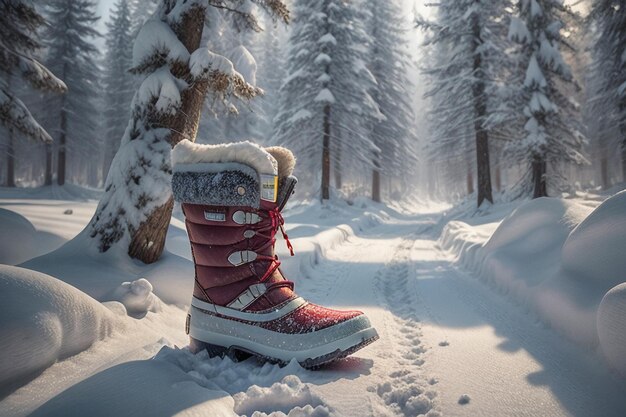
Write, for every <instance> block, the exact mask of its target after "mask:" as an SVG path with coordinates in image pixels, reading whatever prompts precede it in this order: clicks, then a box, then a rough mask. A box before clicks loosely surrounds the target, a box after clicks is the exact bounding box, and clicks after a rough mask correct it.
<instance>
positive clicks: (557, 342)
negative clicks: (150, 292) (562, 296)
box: [303, 218, 626, 417]
mask: <svg viewBox="0 0 626 417" xmlns="http://www.w3.org/2000/svg"><path fill="white" fill-rule="evenodd" d="M437 229H438V228H437V227H434V222H433V219H432V218H416V220H414V221H413V222H404V223H400V224H393V225H389V224H387V225H382V226H379V227H377V228H375V229H373V230H371V231H370V232H368V233H366V234H364V235H361V236H357V237H352V238H351V239H350V240H349V241H347V242H346V243H345V244H343V245H341V246H339V247H337V248H335V250H333V251H332V252H330V253H329V254H328V259H327V261H325V262H323V263H321V264H320V266H319V270H318V271H316V272H318V273H316V274H315V275H316V277H315V281H314V283H312V282H311V283H309V286H307V287H306V292H307V294H314V296H313V297H312V298H314V300H315V301H320V302H325V303H326V304H329V305H332V306H335V307H348V308H352V307H354V308H360V309H363V310H365V311H366V312H367V314H368V315H369V316H370V317H371V319H372V321H373V322H374V325H375V326H376V327H377V329H378V330H379V333H380V335H381V340H380V341H378V342H377V343H375V344H373V345H372V346H370V347H368V348H366V349H365V350H363V351H362V352H360V353H357V357H359V358H360V359H358V360H357V359H354V361H355V366H357V365H356V363H358V364H359V365H358V366H357V369H359V368H358V367H360V369H361V371H362V372H363V373H362V374H361V375H360V376H359V377H358V378H356V379H354V380H343V379H340V380H337V381H333V382H328V383H323V384H320V385H318V387H316V388H315V389H316V390H317V391H318V392H319V393H320V394H321V397H322V398H324V399H325V400H326V402H327V404H328V405H330V406H331V407H333V408H334V409H335V410H336V411H337V413H338V415H348V416H350V415H362V416H366V415H375V416H379V415H381V416H382V415H384V416H386V415H399V416H414V415H419V414H425V413H427V412H428V411H429V410H432V411H431V415H437V412H439V413H441V414H442V415H445V416H483V415H484V416H537V415H542V416H568V415H571V416H581V417H582V416H607V417H608V416H616V417H617V416H622V417H623V416H624V415H626V400H624V396H623V394H624V392H626V391H625V390H624V388H625V385H624V382H623V381H620V380H619V379H618V378H615V377H614V376H613V375H611V374H610V373H609V372H608V371H607V370H606V367H605V365H604V364H603V363H601V362H600V361H598V360H596V359H594V358H593V357H592V356H591V355H589V353H588V352H585V351H583V350H582V349H580V348H578V347H576V346H573V345H572V344H570V343H569V342H567V341H565V340H564V339H562V338H561V337H560V336H558V335H556V334H554V333H553V332H552V331H550V330H549V329H546V328H545V327H544V326H543V325H541V324H539V323H537V322H536V321H535V319H534V318H533V317H532V316H531V315H529V314H527V313H526V312H524V311H522V310H521V309H520V308H519V307H517V306H512V305H511V302H510V301H509V300H508V299H507V298H506V296H502V295H498V294H495V293H493V292H492V291H491V290H489V289H487V288H486V287H484V285H483V284H481V283H480V282H478V281H477V280H475V279H473V278H472V277H469V276H466V275H465V274H463V273H462V272H459V271H457V270H456V269H455V268H453V267H452V266H451V262H450V260H449V259H448V257H447V255H446V254H445V253H443V252H441V251H440V250H439V249H438V247H437V244H436V236H435V235H436V234H437V233H436V232H438V230H437ZM336 277H341V278H340V279H337V278H336ZM313 285H315V287H318V288H320V289H319V290H318V293H316V292H315V290H314V289H313V288H312V287H313ZM420 320H421V321H420ZM344 366H347V365H344ZM303 380H304V379H303ZM464 395H467V397H466V398H467V399H469V402H468V403H467V404H460V402H464V401H462V400H461V397H462V396H464ZM460 400H461V401H460Z"/></svg>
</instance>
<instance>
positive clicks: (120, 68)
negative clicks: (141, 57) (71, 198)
mask: <svg viewBox="0 0 626 417" xmlns="http://www.w3.org/2000/svg"><path fill="white" fill-rule="evenodd" d="M110 19H111V20H110V22H108V23H107V27H108V29H109V31H108V33H107V35H106V47H107V52H106V57H105V61H104V75H103V87H104V107H105V111H104V117H105V126H106V127H105V135H104V136H105V139H104V140H105V143H104V161H103V166H102V175H103V178H106V175H107V173H108V171H109V166H110V165H111V161H112V160H113V156H114V155H115V152H116V151H117V148H118V147H119V143H120V139H121V138H122V136H123V135H124V130H125V129H126V125H127V123H128V112H129V109H130V103H131V100H132V98H133V94H134V92H135V84H136V80H135V77H134V76H133V75H132V74H131V73H130V69H131V67H132V59H133V56H132V54H133V34H132V23H133V22H132V21H131V16H130V8H129V4H128V0H118V1H117V2H116V3H115V6H114V8H113V9H112V10H111V18H110Z"/></svg>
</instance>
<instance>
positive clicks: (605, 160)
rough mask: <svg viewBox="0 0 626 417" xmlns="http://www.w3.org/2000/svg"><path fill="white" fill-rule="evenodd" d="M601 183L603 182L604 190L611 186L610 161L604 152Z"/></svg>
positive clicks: (601, 159) (601, 160) (601, 158)
mask: <svg viewBox="0 0 626 417" xmlns="http://www.w3.org/2000/svg"><path fill="white" fill-rule="evenodd" d="M600 181H602V189H604V190H606V189H607V188H609V187H610V186H611V184H610V183H609V181H610V180H609V159H608V158H607V156H606V153H605V152H604V151H603V152H602V156H601V157H600Z"/></svg>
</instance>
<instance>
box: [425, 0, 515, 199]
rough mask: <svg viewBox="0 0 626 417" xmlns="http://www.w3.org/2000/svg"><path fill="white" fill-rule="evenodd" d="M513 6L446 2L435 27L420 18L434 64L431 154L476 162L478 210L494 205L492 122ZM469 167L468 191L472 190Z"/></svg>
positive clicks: (477, 0)
mask: <svg viewBox="0 0 626 417" xmlns="http://www.w3.org/2000/svg"><path fill="white" fill-rule="evenodd" d="M509 5H510V4H509V2H508V1H497V2H494V1H485V0H443V1H441V2H439V3H437V6H438V7H437V9H438V10H437V15H436V19H435V21H434V22H431V21H426V20H424V19H422V18H418V19H417V22H416V23H417V25H418V26H419V27H421V28H423V29H426V30H428V37H427V40H426V45H427V46H432V47H433V48H435V49H436V50H435V52H434V60H432V61H431V62H428V63H427V64H426V65H425V73H426V75H428V76H429V78H430V80H431V82H430V83H431V86H430V89H429V90H428V91H427V93H426V96H427V97H430V98H431V99H432V103H433V106H432V108H431V111H430V120H431V131H432V133H431V136H432V137H433V140H434V142H433V144H432V146H431V152H433V154H434V156H435V157H437V158H445V159H446V160H448V162H451V161H455V163H453V164H451V165H452V166H454V165H457V166H458V164H459V163H460V164H463V165H464V164H466V163H467V162H466V161H468V159H467V153H468V152H471V151H473V152H474V153H475V160H476V174H477V181H476V182H477V205H478V206H479V207H480V205H481V204H482V203H483V202H484V201H485V200H487V201H489V202H493V197H492V185H491V166H490V154H489V135H490V130H491V129H492V128H493V126H491V125H490V124H489V123H488V117H489V114H490V112H491V111H492V110H494V109H497V108H498V107H499V106H500V104H501V103H499V102H498V100H499V95H498V94H497V90H498V88H499V87H498V76H499V74H500V72H501V68H502V67H503V66H505V65H506V55H505V53H504V51H505V48H506V45H504V41H505V40H506V33H505V31H504V28H505V26H504V23H503V22H504V20H505V16H506V13H507V12H506V10H507V6H509ZM471 172H472V169H471V168H468V191H470V192H471V191H473V185H472V182H473V179H472V178H471V174H469V173H471Z"/></svg>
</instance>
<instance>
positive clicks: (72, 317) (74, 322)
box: [0, 265, 123, 395]
mask: <svg viewBox="0 0 626 417" xmlns="http://www.w3.org/2000/svg"><path fill="white" fill-rule="evenodd" d="M121 325H123V323H122V322H121V320H120V319H119V318H118V317H116V316H115V314H113V313H112V312H111V311H109V310H108V309H107V308H106V307H104V306H103V305H102V304H100V303H98V302H97V301H96V300H94V299H93V298H91V297H89V296H88V295H86V294H84V293H82V292H81V291H79V290H77V289H76V288H74V287H72V286H70V285H67V284H66V283H64V282H62V281H59V280H58V279H56V278H53V277H51V276H49V275H45V274H42V273H39V272H35V271H30V270H28V269H24V268H19V267H14V266H7V265H0V351H1V352H2V355H0V395H5V394H7V393H8V392H10V391H11V390H12V389H15V388H16V387H17V386H19V385H22V384H23V383H25V382H26V381H28V380H30V379H32V378H33V377H34V376H36V375H37V374H38V373H40V372H42V371H43V370H44V369H46V368H47V367H49V366H50V365H52V364H53V363H54V362H56V361H57V360H59V359H63V358H66V357H68V356H71V355H74V354H77V353H79V352H82V351H83V350H85V349H87V348H89V347H90V346H91V345H92V344H93V343H94V342H96V341H97V340H101V339H104V338H105V337H106V336H108V335H109V334H110V333H111V332H112V331H113V329H114V328H116V327H117V326H121Z"/></svg>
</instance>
